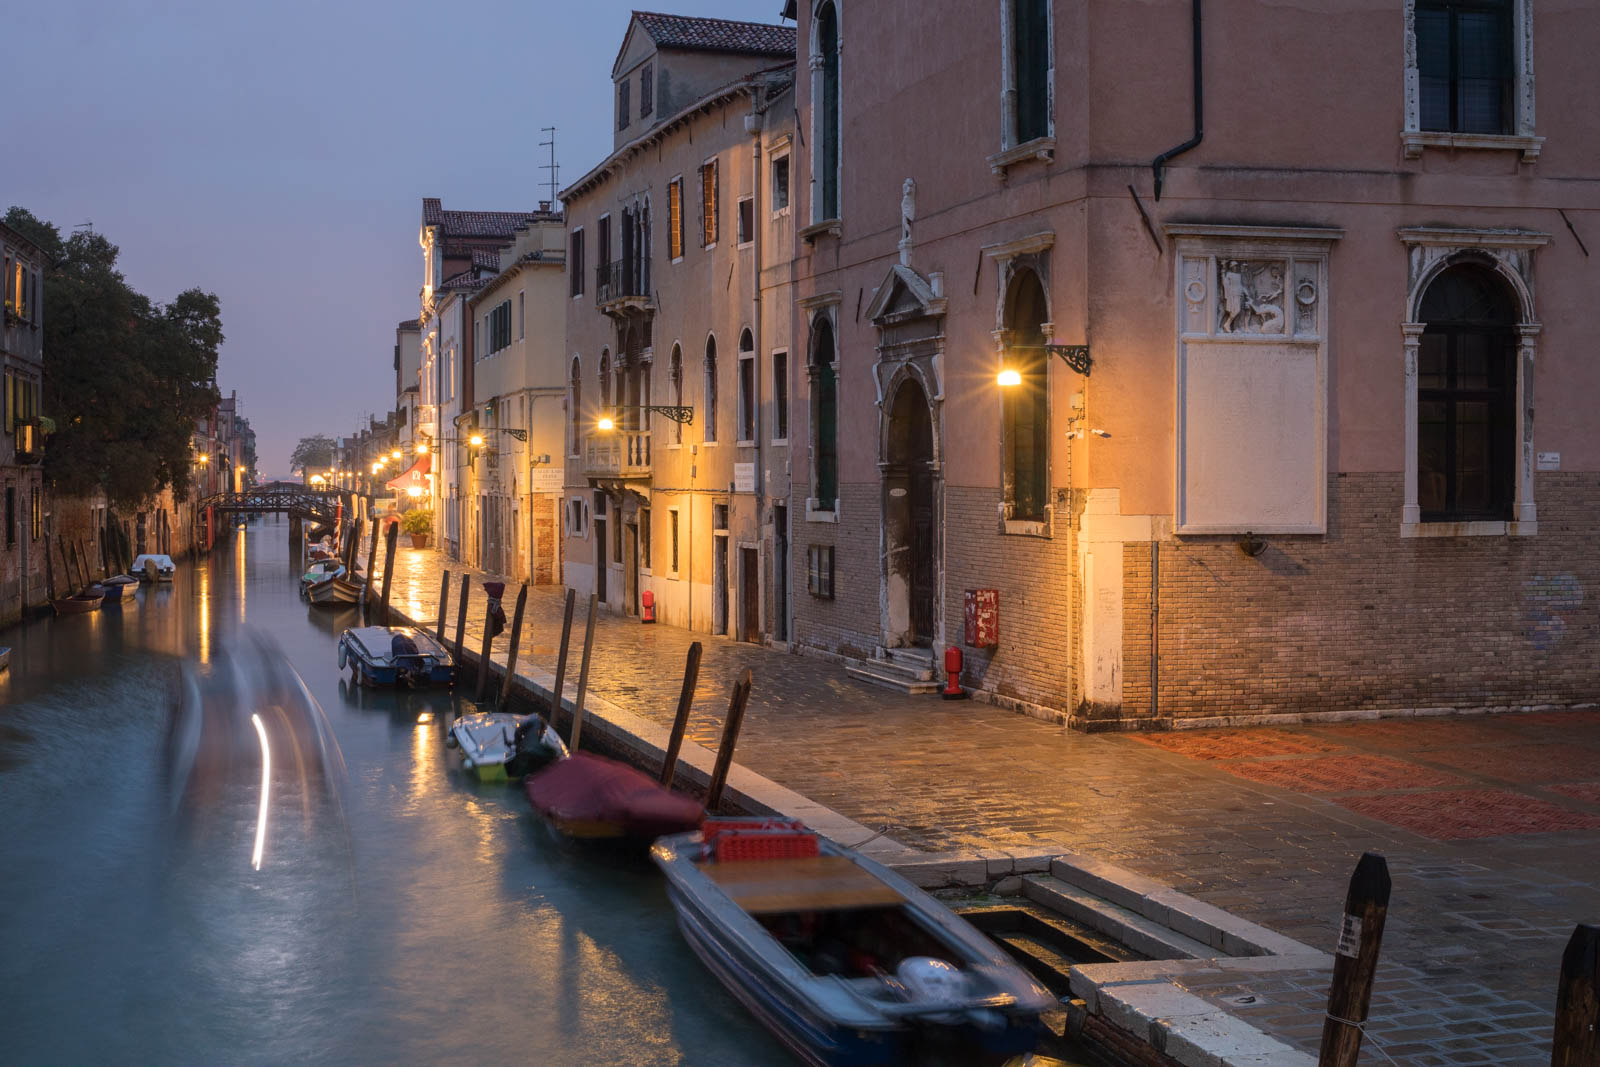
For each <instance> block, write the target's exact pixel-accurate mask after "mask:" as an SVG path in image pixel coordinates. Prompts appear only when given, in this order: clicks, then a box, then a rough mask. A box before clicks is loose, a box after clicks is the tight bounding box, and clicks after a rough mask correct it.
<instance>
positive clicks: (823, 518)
mask: <svg viewBox="0 0 1600 1067" xmlns="http://www.w3.org/2000/svg"><path fill="white" fill-rule="evenodd" d="M843 301H844V292H843V291H842V290H839V289H834V290H832V291H830V292H826V293H819V294H817V295H816V296H808V297H802V298H801V299H800V300H799V302H798V303H799V305H800V307H801V309H802V310H803V311H805V312H806V353H805V360H806V383H807V387H806V487H807V488H808V489H810V490H812V491H815V489H816V485H817V451H818V440H817V432H818V424H817V417H816V411H815V410H813V407H814V405H815V403H816V389H815V387H814V385H813V383H814V382H815V380H816V372H815V364H813V363H812V360H811V339H812V337H813V336H814V335H815V332H816V328H817V321H818V319H820V318H826V319H827V321H828V328H829V329H830V330H831V331H832V333H833V388H834V396H835V398H836V399H835V403H837V402H838V400H837V398H838V396H839V393H840V389H839V386H840V376H839V372H840V366H839V364H840V360H839V306H840V305H841V304H842V303H843ZM834 424H835V426H837V425H838V418H837V414H835V423H834ZM789 433H790V434H793V433H794V427H793V426H791V427H789ZM836 447H837V446H836ZM836 481H837V478H836ZM839 488H840V487H839V486H838V485H835V486H834V497H833V507H832V508H831V509H824V508H822V507H821V506H820V501H819V500H818V499H817V498H816V497H815V496H812V495H809V494H808V495H807V496H806V521H807V522H831V523H837V522H838V521H839V513H840V511H841V510H843V509H842V505H841V504H840V500H839V497H840V492H839Z"/></svg>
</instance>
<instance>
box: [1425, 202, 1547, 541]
mask: <svg viewBox="0 0 1600 1067" xmlns="http://www.w3.org/2000/svg"><path fill="white" fill-rule="evenodd" d="M1395 232H1396V234H1397V235H1398V236H1399V238H1400V240H1401V241H1402V242H1404V243H1405V246H1406V258H1407V270H1406V288H1407V292H1406V318H1405V321H1404V322H1402V323H1401V324H1400V333H1401V337H1402V340H1403V352H1404V358H1405V498H1404V502H1403V503H1402V505H1401V510H1400V536H1401V537H1406V538H1411V537H1532V536H1534V535H1535V534H1537V533H1538V532H1539V513H1538V508H1537V506H1536V504H1535V501H1534V459H1535V451H1534V440H1533V427H1534V419H1533V396H1534V378H1533V372H1534V367H1535V366H1536V364H1537V359H1538V354H1539V334H1540V332H1541V331H1542V330H1543V328H1544V327H1543V324H1542V323H1540V322H1539V319H1538V317H1537V315H1536V313H1535V311H1536V305H1535V303H1534V288H1533V253H1534V250H1535V249H1538V248H1541V247H1543V246H1544V245H1547V244H1549V243H1550V235H1549V234H1548V233H1543V232H1541V231H1538V230H1518V229H1471V228H1450V227H1442V226H1409V227H1401V228H1400V229H1399V230H1396V231H1395ZM1459 263H1475V264H1477V265H1479V266H1482V267H1485V268H1487V269H1489V270H1491V271H1493V272H1494V273H1495V274H1496V275H1498V276H1499V277H1500V278H1501V279H1502V280H1503V281H1505V282H1506V284H1508V285H1509V286H1510V287H1511V291H1512V293H1513V294H1514V295H1515V297H1516V301H1517V314H1518V321H1517V324H1516V331H1517V357H1516V372H1517V384H1516V408H1515V410H1516V419H1517V426H1516V434H1515V440H1516V442H1517V456H1516V457H1515V463H1514V470H1515V477H1516V488H1515V491H1514V492H1513V495H1512V500H1511V519H1510V520H1509V521H1498V520H1487V521H1471V522H1424V521H1422V508H1421V505H1420V504H1419V503H1418V494H1417V468H1418V463H1417V354H1418V350H1419V349H1420V348H1421V347H1422V333H1423V331H1424V330H1425V329H1427V325H1428V324H1427V323H1426V322H1423V321H1421V319H1420V318H1419V309H1420V308H1421V307H1422V298H1423V296H1424V295H1425V294H1426V293H1427V291H1428V287H1429V286H1430V285H1432V284H1433V282H1434V279H1436V278H1438V276H1439V275H1440V274H1443V273H1444V272H1445V271H1446V270H1448V269H1450V268H1451V267H1453V266H1456V265H1457V264H1459Z"/></svg>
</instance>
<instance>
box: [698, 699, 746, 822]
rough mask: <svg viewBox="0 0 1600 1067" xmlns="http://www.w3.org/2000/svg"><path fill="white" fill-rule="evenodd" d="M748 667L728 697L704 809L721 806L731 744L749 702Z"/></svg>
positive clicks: (730, 758) (742, 722)
mask: <svg viewBox="0 0 1600 1067" xmlns="http://www.w3.org/2000/svg"><path fill="white" fill-rule="evenodd" d="M750 684H751V677H750V668H749V667H746V668H745V669H744V672H743V673H742V674H740V675H739V680H738V681H737V682H735V683H734V684H733V695H732V696H731V697H730V698H729V699H728V717H727V719H726V720H724V721H723V724H722V743H721V744H720V745H718V746H717V762H716V765H715V766H714V767H713V768H712V770H711V784H710V786H709V787H707V789H706V810H707V811H709V812H712V813H713V814H715V813H716V810H717V808H719V807H721V806H722V790H723V788H724V787H725V786H726V785H727V784H728V770H729V769H730V768H731V767H732V766H733V746H734V745H736V744H738V743H739V728H740V727H741V726H743V725H744V708H745V705H746V704H748V703H750Z"/></svg>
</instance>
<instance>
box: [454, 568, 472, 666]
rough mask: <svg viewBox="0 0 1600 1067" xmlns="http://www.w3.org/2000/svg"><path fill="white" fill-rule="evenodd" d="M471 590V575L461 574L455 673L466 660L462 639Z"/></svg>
mask: <svg viewBox="0 0 1600 1067" xmlns="http://www.w3.org/2000/svg"><path fill="white" fill-rule="evenodd" d="M471 592H472V575H470V574H463V575H462V576H461V597H460V601H461V602H460V603H459V604H457V605H456V672H457V673H460V671H461V665H462V664H463V663H465V662H466V659H465V658H463V657H464V654H465V651H466V649H465V646H463V645H462V641H463V640H464V639H465V636H466V632H467V597H468V595H469V594H470V593H471Z"/></svg>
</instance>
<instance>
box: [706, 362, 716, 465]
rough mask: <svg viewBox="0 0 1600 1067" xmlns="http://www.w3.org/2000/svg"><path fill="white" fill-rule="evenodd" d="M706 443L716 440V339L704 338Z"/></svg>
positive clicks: (713, 442) (712, 442)
mask: <svg viewBox="0 0 1600 1067" xmlns="http://www.w3.org/2000/svg"><path fill="white" fill-rule="evenodd" d="M705 435H706V436H705V440H706V443H707V444H715V443H716V440H717V339H716V337H714V336H708V337H707V338H706V430H705Z"/></svg>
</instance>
